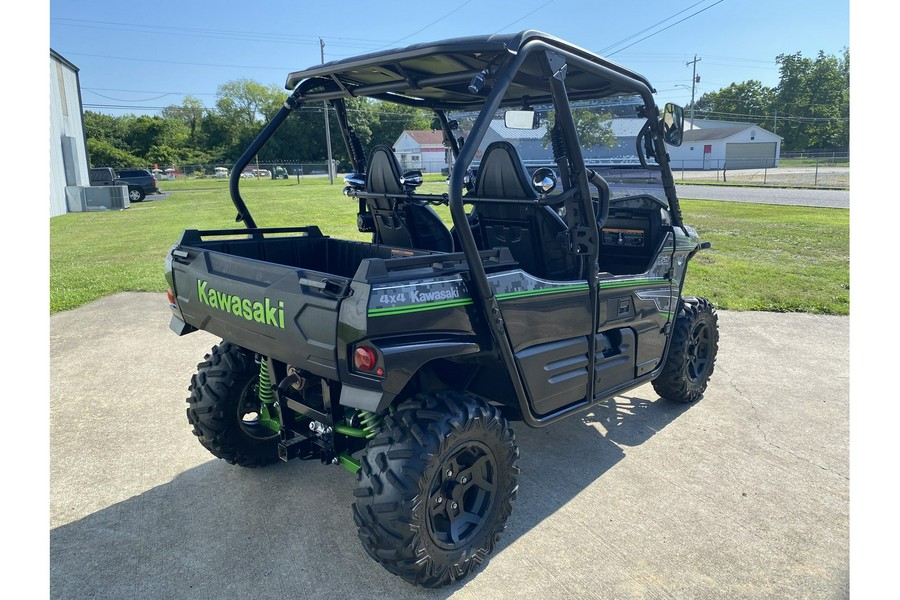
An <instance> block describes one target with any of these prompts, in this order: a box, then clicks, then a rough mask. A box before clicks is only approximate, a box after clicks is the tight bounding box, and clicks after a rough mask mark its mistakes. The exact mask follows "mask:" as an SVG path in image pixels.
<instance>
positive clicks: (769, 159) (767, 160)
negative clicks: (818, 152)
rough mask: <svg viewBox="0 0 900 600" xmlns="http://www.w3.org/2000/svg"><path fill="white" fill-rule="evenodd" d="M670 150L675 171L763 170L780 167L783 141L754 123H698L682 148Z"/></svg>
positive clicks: (688, 134) (701, 121)
mask: <svg viewBox="0 0 900 600" xmlns="http://www.w3.org/2000/svg"><path fill="white" fill-rule="evenodd" d="M667 148H668V150H669V160H670V161H671V165H672V169H673V170H680V169H688V170H708V169H762V168H766V167H768V168H772V167H777V166H778V159H779V157H780V156H781V138H780V137H779V136H778V135H776V134H774V133H772V132H771V131H767V130H765V129H763V128H762V127H760V126H759V125H755V124H753V123H734V122H729V121H706V120H702V119H695V120H694V128H693V129H688V130H687V131H685V132H684V141H683V143H682V144H681V146H680V147H678V148H673V147H671V146H668V147H667Z"/></svg>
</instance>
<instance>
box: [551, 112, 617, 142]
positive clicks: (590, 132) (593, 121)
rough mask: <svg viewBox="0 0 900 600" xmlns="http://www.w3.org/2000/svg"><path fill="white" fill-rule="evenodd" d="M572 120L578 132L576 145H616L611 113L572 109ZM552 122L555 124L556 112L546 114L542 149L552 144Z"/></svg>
mask: <svg viewBox="0 0 900 600" xmlns="http://www.w3.org/2000/svg"><path fill="white" fill-rule="evenodd" d="M572 119H573V120H574V121H575V131H577V132H578V143H580V144H581V146H582V147H584V148H592V147H594V146H608V147H610V148H612V147H613V146H615V145H616V134H615V133H614V132H613V128H612V119H613V115H612V113H609V112H603V113H600V112H596V111H594V110H591V109H590V108H573V109H572ZM554 122H556V111H554V110H551V111H550V112H548V113H547V131H546V132H545V133H544V138H543V140H542V142H543V145H544V148H549V147H550V145H551V144H552V141H551V137H550V132H551V130H552V125H551V123H554Z"/></svg>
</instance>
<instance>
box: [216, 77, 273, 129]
mask: <svg viewBox="0 0 900 600" xmlns="http://www.w3.org/2000/svg"><path fill="white" fill-rule="evenodd" d="M285 96H286V93H285V92H284V90H281V89H279V88H278V87H277V86H274V85H270V86H265V85H263V84H261V83H257V82H256V81H251V80H249V79H237V80H234V81H229V82H227V83H223V84H222V85H220V86H219V89H218V90H217V91H216V97H217V100H216V108H217V109H218V111H219V114H221V115H222V116H223V117H225V118H226V119H228V120H232V121H233V122H234V123H235V124H236V125H238V126H241V125H246V126H249V127H256V126H257V124H258V123H260V122H262V123H268V121H269V119H271V118H272V117H273V116H275V113H276V112H278V109H279V108H280V107H281V105H282V104H283V103H284V98H285Z"/></svg>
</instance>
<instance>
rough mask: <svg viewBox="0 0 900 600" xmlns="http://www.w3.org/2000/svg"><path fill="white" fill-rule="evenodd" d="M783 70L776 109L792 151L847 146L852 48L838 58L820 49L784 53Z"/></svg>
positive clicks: (780, 61) (780, 126)
mask: <svg viewBox="0 0 900 600" xmlns="http://www.w3.org/2000/svg"><path fill="white" fill-rule="evenodd" d="M775 60H776V62H777V63H778V64H779V67H780V70H781V81H780V83H779V84H778V88H777V98H776V100H775V103H774V107H773V108H774V109H775V110H777V111H778V114H779V115H782V118H780V119H779V131H778V133H779V134H780V135H782V136H784V140H785V141H784V146H785V149H788V150H795V149H796V150H802V149H806V148H823V149H831V148H847V147H848V146H849V143H850V50H849V49H846V48H845V49H844V52H843V56H841V57H836V56H832V55H826V54H825V53H824V52H821V51H820V52H819V54H818V55H817V57H816V58H815V59H810V58H804V57H803V56H802V55H801V53H799V52H797V53H795V54H780V55H778V57H777V58H776V59H775Z"/></svg>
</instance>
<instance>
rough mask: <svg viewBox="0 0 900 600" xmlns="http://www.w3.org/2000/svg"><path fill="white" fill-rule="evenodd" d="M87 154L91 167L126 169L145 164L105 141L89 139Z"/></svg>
mask: <svg viewBox="0 0 900 600" xmlns="http://www.w3.org/2000/svg"><path fill="white" fill-rule="evenodd" d="M87 154H88V163H89V164H90V166H91V167H113V168H114V169H124V168H128V167H137V166H140V165H143V164H145V162H144V161H143V160H142V159H141V158H139V157H137V156H135V155H134V154H131V153H130V152H127V151H125V150H122V149H121V148H117V147H115V146H113V145H112V144H111V143H110V142H109V141H108V140H105V139H99V138H88V140H87Z"/></svg>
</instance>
